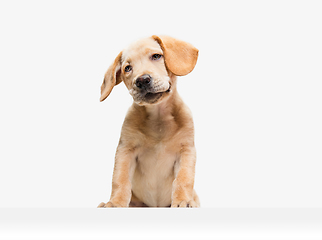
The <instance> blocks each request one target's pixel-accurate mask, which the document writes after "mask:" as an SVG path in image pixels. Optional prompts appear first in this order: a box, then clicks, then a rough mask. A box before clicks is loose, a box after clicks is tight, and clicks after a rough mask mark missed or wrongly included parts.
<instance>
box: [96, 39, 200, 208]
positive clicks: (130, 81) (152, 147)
mask: <svg viewBox="0 0 322 240" xmlns="http://www.w3.org/2000/svg"><path fill="white" fill-rule="evenodd" d="M197 58H198V49H196V48H195V47H194V46H192V45H191V44H189V43H187V42H184V41H181V40H178V39H175V38H172V37H168V36H152V37H149V38H145V39H142V40H139V41H137V42H135V43H133V44H132V45H130V46H129V47H128V48H126V49H125V50H123V51H122V52H120V53H119V54H118V56H117V57H116V59H115V61H114V63H113V64H112V65H111V66H110V67H109V69H108V70H107V72H106V74H105V78H104V82H103V84H102V86H101V98H100V101H104V100H105V99H106V98H107V97H108V96H109V94H110V93H111V91H112V89H113V87H114V86H115V85H118V84H119V83H121V82H122V81H123V82H124V84H125V85H126V87H127V89H128V90H129V93H130V95H131V96H132V97H133V100H134V102H133V104H132V106H131V107H130V109H129V110H128V113H127V115H126V117H125V120H124V123H123V127H122V131H121V137H120V140H119V145H118V147H117V150H116V156H115V165H114V173H113V180H112V194H111V198H110V201H109V202H107V203H101V204H100V205H99V206H98V207H129V206H130V207H143V206H148V207H169V206H171V207H199V206H200V203H199V198H198V196H197V194H196V192H195V190H194V188H193V187H194V177H195V164H196V150H195V146H194V127H193V120H192V116H191V113H190V110H189V109H188V107H187V106H186V105H185V104H184V102H183V101H182V99H181V98H180V96H179V94H178V92H177V84H176V83H177V76H183V75H186V74H188V73H190V72H191V71H192V70H193V69H194V67H195V65H196V62H197Z"/></svg>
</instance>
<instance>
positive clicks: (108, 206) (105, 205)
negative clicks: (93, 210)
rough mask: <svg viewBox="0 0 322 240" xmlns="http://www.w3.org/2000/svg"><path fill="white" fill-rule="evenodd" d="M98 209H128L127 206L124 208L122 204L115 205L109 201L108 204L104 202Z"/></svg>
mask: <svg viewBox="0 0 322 240" xmlns="http://www.w3.org/2000/svg"><path fill="white" fill-rule="evenodd" d="M97 207H98V208H112V207H127V206H123V205H121V204H118V203H113V202H111V201H109V202H107V203H103V202H102V203H100V204H99V205H98V206H97Z"/></svg>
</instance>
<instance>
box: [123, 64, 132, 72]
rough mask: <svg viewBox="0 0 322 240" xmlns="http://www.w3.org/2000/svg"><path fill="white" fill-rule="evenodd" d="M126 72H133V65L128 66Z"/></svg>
mask: <svg viewBox="0 0 322 240" xmlns="http://www.w3.org/2000/svg"><path fill="white" fill-rule="evenodd" d="M124 71H125V72H131V71H132V66H131V65H127V66H126V67H125V68H124Z"/></svg>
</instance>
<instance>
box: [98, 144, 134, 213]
mask: <svg viewBox="0 0 322 240" xmlns="http://www.w3.org/2000/svg"><path fill="white" fill-rule="evenodd" d="M135 165H136V162H135V151H134V149H133V148H128V147H126V146H123V145H122V144H121V143H120V144H119V146H118V148H117V150H116V154H115V164H114V172H113V180H112V194H111V198H110V201H109V202H108V203H106V204H105V203H101V204H100V205H99V206H98V207H128V206H129V203H130V200H131V189H132V184H131V180H132V177H133V173H134V170H135Z"/></svg>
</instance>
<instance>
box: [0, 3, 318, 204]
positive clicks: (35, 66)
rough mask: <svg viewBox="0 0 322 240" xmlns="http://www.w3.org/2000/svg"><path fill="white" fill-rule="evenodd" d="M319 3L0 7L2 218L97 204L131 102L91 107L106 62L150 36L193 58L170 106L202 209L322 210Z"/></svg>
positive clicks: (114, 100)
mask: <svg viewBox="0 0 322 240" xmlns="http://www.w3.org/2000/svg"><path fill="white" fill-rule="evenodd" d="M321 5H322V4H321V2H319V1H309V2H308V1H273V2H271V1H266V2H262V1H235V2H234V1H220V2H213V1H194V2H191V1H162V2H151V1H95V2H93V1H85V2H84V1H81V2H80V1H52V2H47V1H45V2H44V1H28V2H26V1H20V2H19V1H18V2H17V1H1V3H0V32H1V38H0V52H1V54H0V66H1V71H0V81H1V82H0V104H1V109H0V111H1V118H0V147H1V149H0V189H1V198H0V206H1V207H21V208H26V207H96V206H97V205H98V204H99V203H100V202H102V201H107V200H108V198H109V194H110V190H111V178H112V171H113V162H114V154H115V149H116V146H117V143H118V138H119V133H120V129H121V125H122V121H123V119H124V116H125V113H126V111H127V109H128V107H129V106H130V104H131V101H132V100H131V97H130V95H129V94H128V93H127V91H126V88H125V87H124V85H123V84H121V85H120V86H117V87H116V88H115V89H114V90H113V92H112V94H111V95H110V97H109V98H108V99H107V100H106V101H105V102H104V103H99V95H100V85H101V83H102V80H103V76H104V73H105V71H106V70H107V68H108V66H109V64H111V63H112V62H113V60H114V58H115V57H116V55H117V54H118V53H119V51H121V50H122V49H123V48H124V47H125V46H126V45H128V44H130V43H131V42H132V41H134V40H136V39H138V38H141V37H146V36H150V35H152V34H167V35H170V36H174V37H177V38H179V39H182V40H186V41H188V42H191V43H192V44H194V45H195V46H196V47H197V48H199V50H200V57H199V60H198V63H197V66H196V68H195V70H194V71H193V72H192V73H191V74H189V75H187V76H185V77H181V78H180V79H179V92H180V94H181V95H182V97H183V99H184V100H185V102H186V103H187V104H188V106H189V107H190V108H191V110H192V112H193V116H194V121H195V129H196V146H197V156H198V160H197V170H196V190H197V193H198V194H199V196H200V199H201V204H202V206H203V207H322V191H321V182H322V174H321V168H322V165H321V160H322V151H321V146H322V138H321V136H322V124H321V122H322V111H321V107H322V106H321V105H322V94H321V92H322V71H321V66H322V58H321V56H322V44H321V42H322V32H321V29H322V15H321V12H322V8H321Z"/></svg>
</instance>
